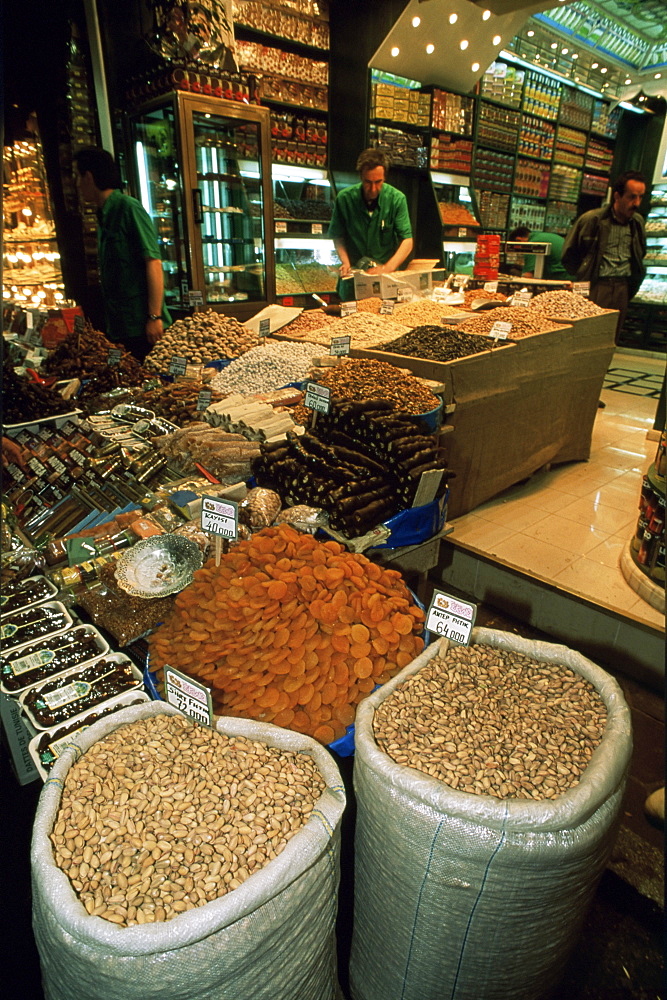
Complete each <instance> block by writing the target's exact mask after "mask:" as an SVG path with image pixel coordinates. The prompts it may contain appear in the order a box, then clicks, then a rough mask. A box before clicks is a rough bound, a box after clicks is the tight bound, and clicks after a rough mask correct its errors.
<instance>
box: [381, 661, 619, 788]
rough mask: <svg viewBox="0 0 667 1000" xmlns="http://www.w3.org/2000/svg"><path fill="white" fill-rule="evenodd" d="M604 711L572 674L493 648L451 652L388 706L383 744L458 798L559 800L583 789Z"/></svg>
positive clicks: (400, 689) (399, 691)
mask: <svg viewBox="0 0 667 1000" xmlns="http://www.w3.org/2000/svg"><path fill="white" fill-rule="evenodd" d="M606 715H607V713H606V709H605V706H604V703H603V702H602V700H601V698H600V697H599V695H598V694H597V692H596V691H595V689H594V688H593V686H592V684H590V683H589V682H588V681H587V680H585V679H584V678H583V677H581V676H580V675H579V674H576V673H575V672H574V671H572V670H570V669H569V668H568V667H564V666H561V665H560V664H553V663H540V662H539V661H537V660H533V659H531V658H530V657H527V656H524V655H523V654H521V653H516V652H512V651H507V650H501V649H494V648H493V647H491V646H484V645H476V646H453V647H451V648H450V649H449V650H448V651H447V653H446V654H445V656H443V657H438V656H436V657H434V658H433V659H432V660H430V661H429V662H428V664H426V666H425V667H423V668H422V669H421V670H420V671H418V672H417V673H416V674H413V675H412V676H411V677H409V678H408V679H407V680H406V681H405V682H404V683H403V684H401V685H400V686H399V687H398V688H397V689H396V690H395V691H394V692H392V694H391V695H389V697H388V698H386V700H385V701H383V702H382V704H381V705H380V707H379V708H378V710H377V712H376V713H375V718H374V721H373V728H374V733H375V739H376V740H377V743H378V746H379V747H380V748H381V749H382V750H384V752H385V753H387V754H388V755H389V756H390V757H391V758H392V760H394V761H395V762H396V763H397V764H403V765H405V766H406V767H413V768H415V769H416V770H418V771H422V772H424V773H425V774H429V775H431V776H432V777H434V778H438V779H439V780H440V781H442V782H444V783H445V784H446V785H449V786H450V787H451V788H456V789H458V790H459V791H460V792H472V793H473V794H476V795H491V796H494V797H495V798H499V799H507V798H521V799H537V800H541V799H554V798H556V797H557V796H559V795H562V794H563V793H564V792H566V791H567V790H568V789H569V788H572V787H573V786H574V785H576V784H577V783H578V782H579V779H580V777H581V775H582V773H583V771H584V770H585V768H586V766H587V764H588V762H589V761H590V758H591V755H592V753H593V751H594V750H595V748H596V747H597V746H598V744H599V743H600V740H601V739H602V733H603V731H604V727H605V723H606Z"/></svg>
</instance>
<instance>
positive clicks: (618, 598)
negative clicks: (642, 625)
mask: <svg viewBox="0 0 667 1000" xmlns="http://www.w3.org/2000/svg"><path fill="white" fill-rule="evenodd" d="M554 582H555V583H557V584H561V585H562V586H564V587H567V589H568V590H571V591H573V592H574V593H576V594H580V595H581V596H582V597H587V598H588V599H589V600H593V601H596V602H597V603H600V604H603V605H604V606H605V607H611V608H615V609H618V610H620V611H630V608H631V607H633V606H634V605H635V604H636V603H637V594H636V593H635V592H634V590H632V588H631V587H630V586H628V584H627V583H626V581H625V579H624V578H623V575H622V573H621V571H620V569H619V570H614V569H608V568H607V567H605V566H602V565H601V564H600V563H599V562H594V561H593V560H592V559H589V558H588V557H587V556H582V558H581V559H576V560H575V561H574V562H573V563H571V564H570V565H569V566H566V567H565V568H564V569H562V570H561V571H560V572H559V573H556V575H555V577H554Z"/></svg>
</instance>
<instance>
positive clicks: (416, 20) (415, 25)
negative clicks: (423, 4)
mask: <svg viewBox="0 0 667 1000" xmlns="http://www.w3.org/2000/svg"><path fill="white" fill-rule="evenodd" d="M421 23H422V19H421V17H413V18H412V27H413V28H418V27H419V25H420V24H421Z"/></svg>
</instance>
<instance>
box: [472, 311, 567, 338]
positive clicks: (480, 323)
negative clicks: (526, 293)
mask: <svg viewBox="0 0 667 1000" xmlns="http://www.w3.org/2000/svg"><path fill="white" fill-rule="evenodd" d="M498 321H500V322H502V323H511V324H512V330H511V332H510V333H509V337H510V339H511V340H520V339H521V338H522V337H530V336H532V335H533V334H534V333H549V332H550V331H551V330H557V329H558V323H557V322H554V321H553V320H551V319H547V318H546V317H544V316H542V315H541V314H540V313H539V312H538V311H537V310H536V309H526V307H525V306H501V307H499V308H498V309H489V311H488V312H482V313H479V314H478V315H476V316H471V317H470V319H466V320H464V321H463V323H459V325H458V326H457V327H456V329H457V330H462V331H463V332H464V333H481V334H484V333H490V332H491V328H492V326H493V324H494V323H496V322H498ZM562 322H564V321H562Z"/></svg>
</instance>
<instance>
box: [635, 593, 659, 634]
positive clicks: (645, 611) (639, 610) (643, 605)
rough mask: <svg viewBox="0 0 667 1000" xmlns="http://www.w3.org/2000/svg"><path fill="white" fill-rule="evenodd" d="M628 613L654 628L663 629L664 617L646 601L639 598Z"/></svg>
mask: <svg viewBox="0 0 667 1000" xmlns="http://www.w3.org/2000/svg"><path fill="white" fill-rule="evenodd" d="M630 612H631V614H633V615H636V616H637V618H640V619H641V620H642V621H645V622H647V624H649V625H653V626H654V627H655V628H661V629H664V628H665V615H664V613H663V612H662V611H658V610H657V609H656V608H654V607H651V605H650V604H648V603H647V601H644V600H643V599H642V598H641V597H638V598H637V603H636V604H634V605H633V606H632V607H631V608H630Z"/></svg>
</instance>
